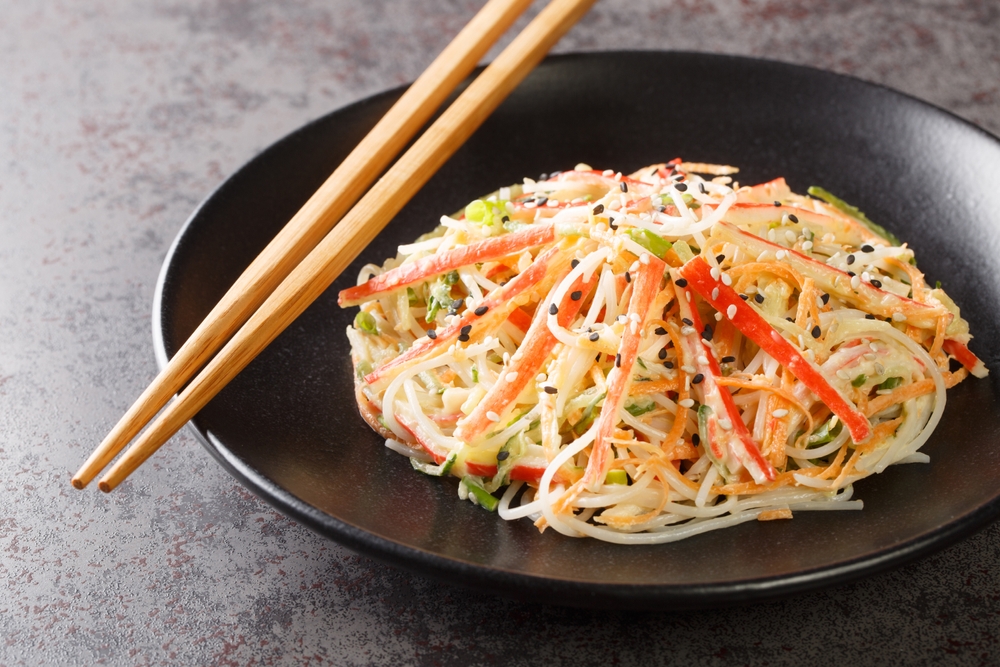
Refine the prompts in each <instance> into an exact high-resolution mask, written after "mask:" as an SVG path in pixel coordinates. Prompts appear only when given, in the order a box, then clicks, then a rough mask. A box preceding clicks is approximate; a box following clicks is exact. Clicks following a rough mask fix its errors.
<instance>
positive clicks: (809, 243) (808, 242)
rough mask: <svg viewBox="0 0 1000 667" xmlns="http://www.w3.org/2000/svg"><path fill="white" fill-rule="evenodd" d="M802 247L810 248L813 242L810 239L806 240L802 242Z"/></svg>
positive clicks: (804, 248)
mask: <svg viewBox="0 0 1000 667" xmlns="http://www.w3.org/2000/svg"><path fill="white" fill-rule="evenodd" d="M802 249H803V250H806V251H808V250H812V249H813V242H812V241H806V242H805V243H803V244H802Z"/></svg>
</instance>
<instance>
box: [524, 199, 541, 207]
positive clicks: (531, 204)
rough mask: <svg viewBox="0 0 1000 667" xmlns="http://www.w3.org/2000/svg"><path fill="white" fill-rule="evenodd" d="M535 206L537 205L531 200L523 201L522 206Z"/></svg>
mask: <svg viewBox="0 0 1000 667" xmlns="http://www.w3.org/2000/svg"><path fill="white" fill-rule="evenodd" d="M536 206H538V204H536V203H535V202H533V201H526V202H524V208H535V207H536Z"/></svg>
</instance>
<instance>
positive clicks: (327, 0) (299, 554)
mask: <svg viewBox="0 0 1000 667" xmlns="http://www.w3.org/2000/svg"><path fill="white" fill-rule="evenodd" d="M479 5H480V2H477V0H322V1H321V0H285V1H283V2H265V1H263V0H244V1H236V0H134V1H132V2H120V1H114V0H76V1H73V2H69V1H67V0H57V1H56V2H23V1H20V2H15V1H14V0H0V478H2V482H0V578H2V583H0V591H2V593H0V664H5V665H19V664H64V663H65V664H74V663H87V664H90V663H101V664H128V665H131V664H136V665H146V664H157V665H159V664H164V665H166V664H190V665H194V664H200V665H215V664H233V665H249V664H265V663H266V664H272V663H289V664H310V665H318V664H327V663H329V664H337V665H355V664H400V665H404V664H405V665H409V664H421V665H423V664H428V665H432V664H433V665H486V664H517V665H527V664H540V663H543V662H545V663H552V664H566V663H570V662H573V663H578V664H581V665H590V664H594V665H597V664H601V665H603V664H639V663H650V664H653V663H657V664H660V663H668V662H670V663H675V664H685V665H687V664H697V665H716V664H718V665H729V664H733V665H744V664H752V665H802V664H817V665H822V664H840V663H843V664H904V663H908V664H917V663H952V664H968V665H974V664H997V663H998V662H1000V525H997V524H994V525H992V526H990V527H988V528H986V529H985V530H983V531H982V532H980V533H978V534H976V535H974V536H972V537H970V538H968V539H966V540H964V541H963V542H961V543H959V544H957V545H954V546H952V547H950V548H948V549H946V550H944V551H941V552H939V553H937V554H935V555H932V556H930V557H927V558H924V559H922V560H920V561H918V562H915V563H911V564H909V565H906V566H903V567H900V568H898V569H896V570H893V571H890V572H885V573H882V574H878V575H876V576H872V577H869V578H866V579H863V580H861V581H858V582H855V583H852V584H848V585H843V586H839V587H836V588H832V589H828V590H824V591H821V592H815V593H810V594H806V595H800V596H798V597H792V598H789V599H786V600H783V601H779V602H774V603H769V604H761V605H756V606H749V607H743V608H734V609H724V610H718V611H701V612H687V613H675V614H654V613H610V612H606V613H602V612H595V611H580V610H574V609H564V608H560V607H556V606H541V605H531V604H523V603H517V602H511V601H508V600H505V599H501V598H493V597H490V596H483V595H478V594H472V593H468V592H466V591H464V590H459V589H454V588H451V587H448V586H444V585H441V584H439V583H437V582H434V581H430V580H427V579H424V578H421V577H419V576H415V575H412V574H410V573H408V572H405V571H400V570H397V569H394V568H391V567H388V566H386V565H383V564H381V563H379V562H375V561H372V560H370V559H368V558H364V557H361V556H358V555H356V554H353V553H351V552H350V551H348V550H346V549H344V548H341V547H340V546H338V545H336V544H334V543H332V542H329V541H327V540H326V539H323V538H321V537H319V536H317V535H315V534H314V533H312V532H310V531H309V530H308V529H306V528H304V527H303V526H301V525H299V524H297V523H295V522H293V521H291V520H289V519H287V518H285V517H283V516H282V515H280V514H278V513H276V512H275V511H274V510H272V509H271V508H270V507H269V506H267V505H265V504H264V503H263V502H261V501H259V500H257V499H256V497H255V496H253V495H252V494H250V493H249V492H248V491H246V490H245V489H244V488H243V487H242V486H240V485H239V484H238V483H237V482H236V481H235V480H233V479H232V478H231V477H230V476H229V475H228V474H227V473H225V472H224V471H223V470H222V469H221V468H220V467H219V466H218V465H217V464H216V462H215V461H214V460H213V459H212V458H211V457H210V456H209V455H208V454H207V453H206V452H205V451H204V450H203V449H202V448H201V447H200V446H199V445H198V444H197V443H196V442H195V440H194V438H193V437H192V436H191V435H190V434H188V433H187V432H182V433H181V434H179V435H178V436H176V437H175V438H174V439H173V440H172V441H171V442H170V443H169V445H168V446H167V447H165V448H164V449H163V450H161V452H159V453H158V454H157V455H156V456H155V457H154V459H153V460H151V461H150V463H149V464H147V466H146V467H144V468H143V470H142V471H141V474H139V475H137V476H136V477H135V478H134V479H133V480H130V481H129V482H127V483H126V484H125V485H124V486H123V487H122V488H121V489H120V490H118V491H117V492H116V493H114V494H112V495H103V494H100V493H98V492H97V491H96V490H92V489H89V490H87V491H85V492H78V491H75V490H73V489H72V488H71V487H70V485H69V477H70V474H71V472H72V471H73V470H74V469H75V468H76V467H77V466H78V465H79V463H80V462H81V461H82V460H83V459H84V458H85V456H86V454H87V453H88V452H89V451H90V450H91V449H92V448H93V446H94V445H95V443H97V442H98V441H100V439H101V437H102V436H103V435H104V434H105V433H106V431H107V430H108V429H109V428H110V427H111V426H112V424H113V423H114V422H115V420H116V419H117V417H118V416H120V415H121V413H122V412H124V410H125V409H126V408H127V407H128V405H129V403H130V402H131V401H132V399H133V398H135V397H136V396H137V395H138V394H139V392H140V391H141V389H142V388H143V387H144V386H145V385H146V384H147V383H148V382H149V381H150V380H151V378H152V377H153V375H154V373H155V371H156V366H155V362H154V359H153V350H152V344H151V339H150V309H151V299H152V294H153V287H154V283H155V280H156V276H157V272H158V270H159V267H160V264H161V262H162V260H163V257H164V255H165V253H166V250H167V247H168V245H169V244H170V242H171V240H172V239H173V237H174V235H175V234H176V233H177V231H178V230H179V228H180V226H181V224H182V223H183V222H184V220H185V219H186V218H187V216H188V215H189V213H190V212H191V211H192V209H193V208H194V207H195V206H196V205H197V204H198V202H199V201H201V200H202V199H203V198H204V197H205V196H206V195H207V194H208V193H209V192H210V191H211V190H212V189H213V188H214V187H215V186H216V185H217V184H218V183H219V182H220V181H221V180H222V179H224V178H225V177H226V176H227V175H228V174H230V173H232V172H233V171H234V170H235V169H237V168H238V167H239V166H240V165H241V164H242V163H243V162H245V161H246V160H247V159H249V158H250V157H252V156H253V155H255V154H256V153H257V152H259V151H260V150H261V149H262V148H264V147H265V146H267V145H268V144H270V143H271V142H273V141H274V140H276V139H278V138H279V137H281V136H283V135H284V134H286V133H287V132H289V131H291V130H293V129H294V128H296V127H298V126H299V125H301V124H303V123H305V122H306V121H308V120H310V119H313V118H316V117H318V116H320V115H322V114H325V113H326V112H328V111H330V110H332V109H335V108H337V107H340V106H343V105H345V104H348V103H350V102H352V101H355V100H358V99H360V98H363V97H365V96H367V95H370V94H373V93H376V92H378V91H381V90H384V89H386V88H390V87H394V86H397V85H399V84H401V83H404V82H406V81H408V80H411V79H413V78H414V77H416V75H418V74H419V72H420V71H421V69H422V68H423V67H425V66H426V65H427V64H428V63H429V62H430V60H431V59H432V58H433V56H434V55H436V53H437V52H438V51H439V50H440V49H441V48H442V47H443V46H444V45H445V44H446V43H447V41H448V39H449V38H450V36H452V35H454V34H455V33H456V32H457V31H458V29H459V28H460V27H461V26H462V25H463V24H464V22H465V21H466V20H467V19H468V18H469V17H470V16H471V15H472V13H473V12H474V11H475V10H476V8H477V7H478V6H479ZM536 10H537V7H536ZM521 24H522V25H523V21H522V23H521ZM623 48H627V49H660V48H672V49H686V50H703V51H714V52H725V53H733V54H747V55H753V56H762V57H767V58H773V59H778V60H783V61H788V62H793V63H801V64H808V65H813V66H818V67H822V68H826V69H831V70H834V71H837V72H843V73H848V74H852V75H855V76H858V77H861V78H863V79H866V80H869V81H875V82H878V83H882V84H885V85H888V86H891V87H893V88H896V89H899V90H902V91H904V92H907V93H910V94H912V95H916V96H918V97H920V98H923V99H925V100H928V101H930V102H932V103H934V104H937V105H940V106H942V107H944V108H946V109H949V110H951V111H953V112H955V113H957V114H958V115H960V116H962V117H964V118H966V119H968V120H970V121H972V122H974V123H976V124H978V125H980V126H981V127H984V128H985V129H987V130H989V131H991V132H993V133H994V134H1000V4H998V3H997V2H995V1H993V0H989V1H984V0H980V1H976V0H935V1H931V0H920V1H914V2H907V3H889V2H881V3H879V2H868V1H861V0H849V1H848V0H845V1H841V2H832V1H828V0H743V1H741V2H737V1H736V0H730V1H723V0H672V1H667V0H660V1H657V0H603V1H602V2H600V3H599V4H598V5H597V6H596V8H595V9H594V10H593V11H592V12H591V14H590V15H588V16H587V17H586V18H585V19H584V20H583V22H582V23H581V24H580V25H579V26H577V27H576V28H575V29H574V30H573V31H572V32H571V33H570V34H569V35H568V36H567V37H566V38H565V39H564V40H563V41H562V42H561V43H560V45H559V47H558V49H557V50H558V51H571V50H608V49H616V50H617V49H623Z"/></svg>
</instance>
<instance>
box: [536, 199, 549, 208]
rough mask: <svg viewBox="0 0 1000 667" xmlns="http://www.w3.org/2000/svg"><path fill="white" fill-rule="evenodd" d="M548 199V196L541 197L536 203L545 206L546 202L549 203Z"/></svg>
mask: <svg viewBox="0 0 1000 667" xmlns="http://www.w3.org/2000/svg"><path fill="white" fill-rule="evenodd" d="M548 201H549V198H548V197H539V198H538V199H536V200H535V203H536V204H538V205H539V206H545V204H546V203H548Z"/></svg>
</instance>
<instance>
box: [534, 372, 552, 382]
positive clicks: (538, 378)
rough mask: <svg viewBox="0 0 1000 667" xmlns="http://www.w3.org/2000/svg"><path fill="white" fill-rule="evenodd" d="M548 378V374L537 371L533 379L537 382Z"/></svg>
mask: <svg viewBox="0 0 1000 667" xmlns="http://www.w3.org/2000/svg"><path fill="white" fill-rule="evenodd" d="M548 379H549V376H548V375H546V374H545V373H539V374H538V375H536V376H535V381H537V382H545V381H546V380H548Z"/></svg>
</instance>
